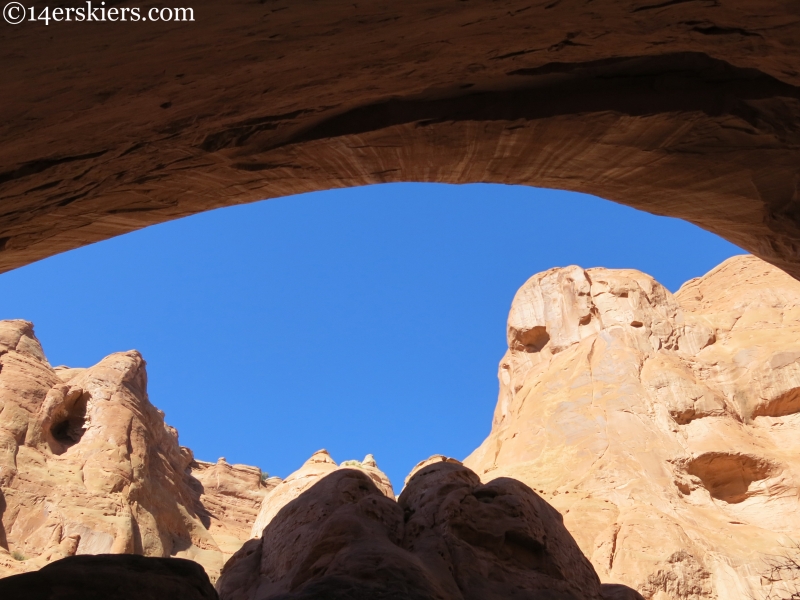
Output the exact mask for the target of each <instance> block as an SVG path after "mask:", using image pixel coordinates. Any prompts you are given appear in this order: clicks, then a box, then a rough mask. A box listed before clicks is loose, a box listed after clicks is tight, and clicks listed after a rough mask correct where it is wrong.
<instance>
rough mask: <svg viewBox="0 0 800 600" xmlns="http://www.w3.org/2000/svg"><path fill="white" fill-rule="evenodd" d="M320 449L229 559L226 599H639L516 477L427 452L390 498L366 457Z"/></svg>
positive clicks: (223, 582)
mask: <svg viewBox="0 0 800 600" xmlns="http://www.w3.org/2000/svg"><path fill="white" fill-rule="evenodd" d="M324 457H325V455H322V456H318V459H317V460H316V461H315V462H314V463H311V461H309V463H307V464H306V465H305V466H304V468H303V469H301V472H304V473H308V472H309V471H311V470H312V469H318V470H319V467H318V466H316V467H315V465H320V464H327V465H328V467H326V473H325V474H320V476H318V477H315V478H314V482H313V484H312V485H310V486H308V487H307V488H306V489H305V490H304V491H302V492H301V493H300V494H299V495H297V496H296V497H294V498H293V499H292V500H291V501H289V502H288V503H286V504H284V505H283V506H282V507H281V508H280V510H278V511H277V513H276V514H275V515H274V517H273V518H272V520H271V521H270V522H269V523H268V524H267V525H266V527H265V528H264V530H263V532H262V535H261V537H260V538H258V539H253V540H250V541H249V542H247V543H246V544H245V545H244V546H243V547H242V548H241V550H239V552H237V553H236V554H235V555H234V556H233V557H232V558H231V559H230V561H228V563H227V564H226V565H225V568H224V570H223V572H222V575H221V577H220V579H219V582H218V584H217V589H218V591H219V593H220V598H221V599H222V600H272V599H274V600H277V599H278V598H280V599H281V600H295V599H296V600H300V599H306V600H311V599H313V598H331V599H333V598H341V599H342V600H345V599H354V598H382V599H385V600H434V599H435V600H507V599H512V600H513V599H518V600H522V599H524V598H554V599H555V598H558V599H561V600H579V599H580V600H601V599H606V600H612V599H618V600H635V599H636V598H639V599H641V597H640V596H639V595H638V594H636V593H635V592H634V591H633V590H631V589H629V588H626V587H625V586H621V585H616V586H614V585H609V586H604V585H601V583H600V580H599V578H598V577H597V574H596V573H595V571H594V569H593V568H592V566H591V564H590V563H589V561H588V560H587V559H586V557H585V556H584V555H583V554H582V553H581V551H580V549H579V548H578V546H577V544H576V543H575V541H574V539H573V538H572V536H570V534H569V533H568V532H567V531H566V529H565V528H564V526H563V523H562V521H561V516H560V515H559V514H558V513H557V512H556V511H555V510H554V509H553V508H552V507H551V506H550V505H548V504H547V502H545V501H544V500H542V499H541V498H540V497H539V496H538V495H537V494H536V493H535V492H533V491H532V490H531V489H530V488H528V487H527V486H525V485H524V484H522V483H520V482H518V481H515V480H512V479H506V478H503V479H495V480H494V481H492V482H490V483H488V484H482V483H481V482H480V480H479V479H478V477H477V476H476V475H475V474H474V473H473V472H472V471H470V470H469V469H467V468H465V467H464V466H463V465H461V464H460V463H458V462H457V461H453V460H452V459H450V460H448V459H446V458H445V457H434V458H433V459H432V460H430V461H428V464H427V465H426V466H424V467H422V468H420V469H419V470H418V471H417V472H416V473H415V474H414V475H413V476H412V477H411V479H410V480H409V481H408V484H407V485H406V487H405V489H404V490H403V492H402V493H401V494H400V497H399V498H398V499H397V501H395V500H394V497H393V495H392V494H387V490H386V489H382V486H381V485H380V484H381V481H380V480H377V481H376V477H375V476H374V474H373V473H371V472H370V471H369V469H362V468H358V467H348V466H346V465H345V466H344V467H343V468H338V469H337V468H335V466H332V465H331V463H330V462H328V461H327V460H325V458H324ZM289 479H291V477H290V478H287V481H289ZM376 484H377V485H376ZM279 488H280V486H279ZM279 488H276V489H275V490H274V491H273V492H272V494H276V493H277V492H278V490H279ZM269 501H270V500H269V497H267V498H266V499H265V505H266V504H267V503H269Z"/></svg>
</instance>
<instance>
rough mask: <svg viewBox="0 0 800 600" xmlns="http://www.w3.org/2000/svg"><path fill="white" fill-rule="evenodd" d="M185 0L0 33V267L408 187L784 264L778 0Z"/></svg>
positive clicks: (799, 221) (796, 77)
mask: <svg viewBox="0 0 800 600" xmlns="http://www.w3.org/2000/svg"><path fill="white" fill-rule="evenodd" d="M168 10H171V9H168ZM189 10H191V11H192V18H193V19H194V20H193V21H191V22H188V21H182V22H173V23H163V22H156V21H154V20H152V18H151V19H150V20H148V21H147V22H145V21H142V22H136V23H133V22H127V23H124V24H123V23H120V24H117V25H106V26H102V25H101V26H97V27H92V25H91V24H90V23H73V24H71V25H70V24H57V23H54V22H51V23H50V26H49V27H45V29H44V30H46V31H47V32H48V33H47V43H42V31H43V30H42V29H41V28H42V27H43V26H44V25H43V24H42V23H25V24H21V25H20V26H18V27H6V28H5V29H4V30H3V31H4V33H3V36H4V37H3V48H4V49H5V51H6V53H7V56H8V57H9V58H8V60H6V62H5V64H4V70H3V78H2V92H3V94H2V97H3V109H4V119H3V122H2V123H0V132H2V139H3V142H4V143H3V145H2V147H0V204H1V205H2V206H3V212H2V219H0V272H4V271H7V270H9V269H12V268H16V267H19V266H22V265H25V264H28V263H31V262H33V261H36V260H40V259H42V258H44V257H47V256H51V255H53V254H56V253H58V252H64V251H66V250H70V249H72V248H76V247H79V246H82V245H85V244H89V243H92V242H96V241H99V240H102V239H107V238H109V237H111V236H114V235H120V234H122V233H126V232H129V231H133V230H135V229H139V228H141V227H145V226H147V225H151V224H154V223H160V222H164V221H167V220H170V219H176V218H179V217H183V216H186V215H190V214H194V213H197V212H200V211H204V210H210V209H214V208H219V207H222V206H232V205H237V204H241V203H243V202H252V201H256V200H262V199H264V198H272V197H277V196H288V195H292V194H298V193H303V192H308V191H314V190H323V189H330V188H339V187H347V186H356V185H366V184H374V183H383V182H398V181H428V182H438V183H469V182H484V183H490V182H494V183H505V184H521V185H534V186H539V187H548V188H560V189H569V190H575V191H580V192H585V193H591V194H594V195H597V196H600V197H603V198H608V199H611V200H614V201H616V202H621V203H624V204H628V205H630V206H634V207H636V208H639V209H642V210H647V211H650V212H653V213H656V214H667V215H670V216H673V217H679V218H683V219H687V220H689V221H691V222H693V223H696V224H698V225H700V226H701V227H704V228H706V229H708V230H709V231H713V232H715V233H717V234H719V235H721V236H723V237H726V238H727V239H729V240H731V241H732V242H734V243H736V244H738V245H739V246H741V247H743V248H746V249H747V250H748V251H750V252H753V253H755V254H759V255H760V256H762V257H763V258H765V259H767V260H770V261H772V262H773V263H774V264H777V265H779V266H782V267H783V268H785V269H787V270H788V271H790V272H791V273H792V274H793V275H795V276H796V277H800V261H798V248H800V216H798V215H799V213H798V181H800V180H799V179H798V176H799V175H800V170H798V165H800V128H798V122H799V121H800V69H798V66H797V65H798V62H799V61H798V56H799V55H800V21H798V18H797V7H796V3H795V2H793V1H792V0H726V1H725V2H722V1H703V2H700V1H697V2H694V1H692V2H689V1H684V0H604V1H603V2H602V3H600V2H584V1H582V0H580V1H579V0H552V1H551V0H546V1H542V2H530V1H528V0H503V1H498V2H453V0H405V1H404V2H397V1H390V0H373V1H371V2H368V3H367V2H356V3H354V2H352V1H351V0H336V1H334V0H330V1H328V2H325V3H320V2H314V1H312V0H292V1H281V0H270V1H269V2H267V1H265V2H263V3H262V2H234V3H229V2H224V3H223V2H218V1H213V0H194V1H193V2H192V6H191V8H190V9H189ZM142 16H145V10H144V8H142ZM182 17H183V18H186V19H188V18H189V17H188V16H187V15H182ZM179 18H180V17H179ZM199 39H200V40H206V41H207V43H203V44H198V42H197V40H199ZM131 56H135V57H136V58H135V60H131V58H130V57H131ZM121 65H124V68H121Z"/></svg>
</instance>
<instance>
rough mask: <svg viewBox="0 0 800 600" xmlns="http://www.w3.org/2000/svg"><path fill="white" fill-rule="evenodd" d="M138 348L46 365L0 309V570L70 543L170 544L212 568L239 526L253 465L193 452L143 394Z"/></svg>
mask: <svg viewBox="0 0 800 600" xmlns="http://www.w3.org/2000/svg"><path fill="white" fill-rule="evenodd" d="M146 386H147V375H146V372H145V362H144V360H143V359H142V357H141V355H140V354H139V353H138V352H135V351H131V352H121V353H117V354H112V355H110V356H108V357H106V358H105V359H103V360H102V361H100V362H99V363H98V364H97V365H95V366H93V367H90V368H87V369H68V368H63V367H58V368H55V369H54V368H52V367H51V366H50V365H49V364H48V362H47V360H46V358H45V356H44V353H43V352H42V348H41V346H40V344H39V342H38V340H37V339H36V337H35V336H34V333H33V327H32V325H31V324H30V323H27V322H25V321H0V501H1V503H0V515H1V516H2V522H0V576H2V575H8V574H12V573H16V572H22V571H29V570H33V569H37V568H39V567H41V566H43V565H44V564H46V563H49V562H51V561H53V560H56V559H59V558H63V557H65V556H71V555H75V554H106V553H110V554H142V555H145V556H154V557H167V556H177V557H184V558H191V559H193V560H196V561H197V562H199V563H200V564H201V565H203V567H204V568H205V569H206V571H207V572H208V573H209V575H210V576H211V577H212V579H214V578H216V575H217V574H218V573H219V571H220V569H221V568H222V565H223V563H224V560H225V559H227V557H228V556H230V555H231V554H233V553H234V552H235V551H236V550H237V549H238V548H239V547H240V546H241V544H242V543H243V542H244V541H245V540H246V539H247V538H248V537H249V532H250V529H251V527H252V523H253V521H254V520H255V517H256V515H257V513H258V509H259V507H260V505H261V499H262V498H263V496H264V494H265V493H266V492H267V491H268V490H269V489H270V487H271V486H272V485H274V484H275V482H269V481H268V482H266V483H262V481H261V472H260V470H259V469H258V468H256V467H247V466H244V465H228V464H227V463H226V462H225V461H224V459H221V460H220V461H219V462H218V463H216V464H209V463H202V462H198V461H195V460H194V458H193V456H192V453H191V451H190V450H188V449H187V448H183V447H181V446H180V445H179V444H178V434H177V432H176V431H175V429H173V428H172V427H169V426H168V425H166V424H165V423H164V415H163V413H162V412H161V411H159V410H158V409H157V408H155V407H154V406H153V405H152V404H150V402H149V400H148V398H147V391H146Z"/></svg>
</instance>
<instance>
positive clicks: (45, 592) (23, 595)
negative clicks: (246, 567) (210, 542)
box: [0, 554, 218, 600]
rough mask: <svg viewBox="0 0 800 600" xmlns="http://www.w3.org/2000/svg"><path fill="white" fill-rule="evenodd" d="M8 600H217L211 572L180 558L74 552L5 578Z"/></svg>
mask: <svg viewBox="0 0 800 600" xmlns="http://www.w3.org/2000/svg"><path fill="white" fill-rule="evenodd" d="M0 597H2V598H6V599H8V600H17V599H20V600H22V599H24V600H53V599H55V598H57V599H58V600H166V599H168V598H169V599H172V598H174V599H176V600H177V599H179V600H217V599H218V596H217V593H216V591H215V590H214V587H213V586H212V585H211V581H209V579H208V575H206V573H205V572H204V571H203V569H202V567H200V565H198V564H197V563H195V562H193V561H189V560H184V559H180V558H145V557H143V556H131V555H128V556H123V555H110V554H104V555H101V556H71V557H68V558H62V559H60V560H58V561H56V562H53V563H51V564H49V565H47V566H45V567H44V568H42V569H40V570H38V571H35V572H32V573H23V574H20V575H15V576H12V577H6V578H4V579H0Z"/></svg>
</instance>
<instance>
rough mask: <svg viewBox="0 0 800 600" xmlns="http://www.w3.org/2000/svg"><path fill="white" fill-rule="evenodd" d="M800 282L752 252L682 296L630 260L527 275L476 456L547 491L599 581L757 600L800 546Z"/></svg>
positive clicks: (655, 591)
mask: <svg viewBox="0 0 800 600" xmlns="http://www.w3.org/2000/svg"><path fill="white" fill-rule="evenodd" d="M798 340H800V283H798V282H797V281H796V280H794V279H792V278H791V277H790V276H788V275H787V274H786V273H784V272H781V271H779V270H778V269H776V268H774V267H772V266H771V265H768V264H767V263H765V262H763V261H761V260H759V259H757V258H755V257H752V256H740V257H734V258H732V259H729V260H728V261H726V262H724V263H723V264H721V265H720V266H719V267H717V268H715V269H714V270H712V271H711V272H710V273H708V274H707V275H705V276H704V277H701V278H699V279H694V280H692V281H689V282H687V283H686V284H685V285H684V286H683V287H682V288H681V289H680V290H679V291H678V292H677V293H676V294H674V295H673V294H671V293H670V292H669V291H667V290H666V289H665V288H663V287H662V286H661V285H659V284H658V283H657V282H656V281H654V280H653V279H652V278H651V277H649V276H648V275H645V274H643V273H640V272H638V271H631V270H608V269H601V268H598V269H587V270H583V269H581V268H579V267H567V268H562V269H552V270H550V271H547V272H545V273H540V274H538V275H536V276H534V277H532V278H531V279H530V280H529V281H528V282H527V283H526V284H525V285H524V286H523V287H522V288H521V289H520V290H519V292H518V293H517V295H516V296H515V298H514V302H513V304H512V307H511V311H510V314H509V319H508V346H509V350H508V352H507V353H506V355H505V357H504V358H503V360H502V362H501V365H500V369H499V379H500V395H499V401H498V405H497V409H496V412H495V416H494V422H493V425H492V431H491V434H490V435H489V437H488V438H487V439H486V441H485V442H484V443H483V444H482V445H481V446H480V448H478V449H477V450H476V451H475V452H474V453H473V454H472V455H471V456H470V457H469V458H468V459H467V460H466V461H465V464H466V465H467V466H469V467H470V468H472V469H474V470H475V472H476V473H478V474H479V475H480V477H481V479H482V480H483V481H492V480H494V479H497V478H508V477H512V478H515V479H519V480H520V481H522V482H525V483H527V484H528V485H530V486H531V487H533V488H534V489H536V490H538V491H539V493H541V494H542V495H543V496H544V497H545V498H547V499H548V501H549V502H551V503H552V504H553V506H554V507H555V508H556V509H558V510H559V511H560V512H562V513H563V515H564V523H565V525H566V527H567V529H569V530H570V531H571V532H572V534H573V535H574V536H575V538H576V540H577V542H578V544H579V545H580V547H581V549H582V550H583V552H584V553H585V554H586V555H587V556H589V557H591V560H592V563H593V564H594V566H595V568H596V569H597V572H598V573H599V575H600V577H601V579H602V580H603V581H615V582H621V583H625V584H627V585H629V586H631V587H634V588H635V589H637V590H638V591H639V592H641V594H642V595H643V596H644V597H645V598H647V599H648V600H689V599H691V600H699V599H712V598H713V599H719V600H733V599H739V598H749V597H755V598H761V597H762V596H763V593H764V591H765V590H764V589H763V588H762V581H761V579H760V575H761V574H762V573H763V572H764V570H765V562H764V559H765V558H766V557H767V556H768V555H777V554H781V553H782V552H783V551H784V550H785V546H786V544H787V543H788V542H789V540H797V539H800V511H799V510H798V509H799V508H800V506H798V483H800V458H798V457H800V342H798Z"/></svg>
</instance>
